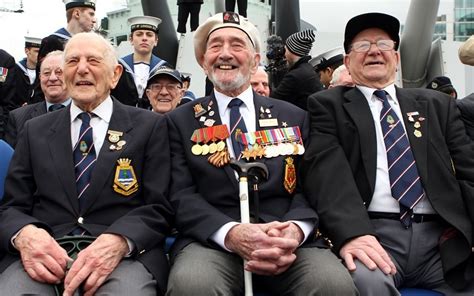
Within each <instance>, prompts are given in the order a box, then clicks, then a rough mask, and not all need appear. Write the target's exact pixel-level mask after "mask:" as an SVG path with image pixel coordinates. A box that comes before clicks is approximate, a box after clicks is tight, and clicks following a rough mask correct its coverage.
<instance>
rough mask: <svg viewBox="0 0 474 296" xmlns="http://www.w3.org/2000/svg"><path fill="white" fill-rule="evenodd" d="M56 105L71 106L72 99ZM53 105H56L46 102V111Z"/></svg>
mask: <svg viewBox="0 0 474 296" xmlns="http://www.w3.org/2000/svg"><path fill="white" fill-rule="evenodd" d="M55 104H61V105H63V106H64V107H67V106H69V104H71V98H69V99H67V100H66V101H64V102H62V103H55ZM52 105H54V104H53V103H50V102H48V101H46V110H49V107H51V106H52Z"/></svg>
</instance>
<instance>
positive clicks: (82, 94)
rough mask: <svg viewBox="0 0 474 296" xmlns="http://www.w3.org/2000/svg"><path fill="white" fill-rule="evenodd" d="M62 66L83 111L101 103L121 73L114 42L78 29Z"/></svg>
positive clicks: (66, 80) (69, 88) (71, 92)
mask: <svg viewBox="0 0 474 296" xmlns="http://www.w3.org/2000/svg"><path fill="white" fill-rule="evenodd" d="M63 69H64V81H65V83H66V88H67V90H68V93H69V95H70V96H71V98H72V99H73V100H74V102H75V104H76V105H77V106H78V107H79V108H81V109H82V110H83V111H91V110H93V109H94V108H95V107H97V106H98V105H99V104H100V103H102V102H103V101H104V100H105V99H106V98H107V97H108V96H109V94H110V90H111V89H112V88H114V87H115V85H116V84H117V82H118V79H119V78H120V75H121V73H122V67H121V66H120V65H119V64H118V63H117V60H116V59H115V56H114V50H113V48H112V46H111V45H110V44H108V43H107V41H106V40H105V39H104V38H103V37H101V36H99V35H97V34H95V33H79V34H76V35H74V36H73V37H72V38H71V39H70V40H69V42H68V43H67V44H66V47H65V49H64V66H63Z"/></svg>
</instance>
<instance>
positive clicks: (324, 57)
mask: <svg viewBox="0 0 474 296" xmlns="http://www.w3.org/2000/svg"><path fill="white" fill-rule="evenodd" d="M343 60H344V48H343V47H342V46H339V47H336V48H333V49H330V50H328V51H325V52H323V53H322V54H320V55H318V56H317V57H315V58H312V59H311V60H309V63H310V64H311V66H313V68H314V71H316V73H318V74H319V80H321V83H322V84H323V85H324V86H325V87H326V88H328V87H329V84H330V83H331V79H332V74H333V73H334V70H336V69H337V67H339V66H340V65H342V64H343V63H344V61H343Z"/></svg>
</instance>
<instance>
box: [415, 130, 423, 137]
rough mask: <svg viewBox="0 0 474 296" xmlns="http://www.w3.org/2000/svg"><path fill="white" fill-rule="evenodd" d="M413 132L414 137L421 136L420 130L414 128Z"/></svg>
mask: <svg viewBox="0 0 474 296" xmlns="http://www.w3.org/2000/svg"><path fill="white" fill-rule="evenodd" d="M413 134H414V135H415V137H417V138H420V137H421V136H422V134H421V132H420V131H419V130H415V131H414V132H413Z"/></svg>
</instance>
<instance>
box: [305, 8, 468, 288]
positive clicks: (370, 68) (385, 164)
mask: <svg viewBox="0 0 474 296" xmlns="http://www.w3.org/2000/svg"><path fill="white" fill-rule="evenodd" d="M399 28H400V25H399V22H398V20H397V19H396V18H394V17H393V16H390V15H386V14H381V13H367V14H362V15H358V16H356V17H354V18H352V19H351V20H350V21H349V22H348V23H347V25H346V30H345V39H344V48H345V51H346V56H345V59H344V63H345V65H346V67H347V68H348V69H349V72H350V73H351V76H352V79H353V80H354V82H355V84H356V87H335V88H332V89H330V90H328V91H325V92H321V93H317V94H314V95H312V96H311V97H310V98H309V102H308V109H309V111H310V114H311V122H312V127H311V138H312V141H311V143H310V145H309V147H308V149H307V151H306V153H305V161H304V166H303V167H304V169H303V176H305V185H304V188H305V192H306V193H307V194H308V196H309V200H310V201H312V202H314V206H316V207H317V208H316V209H317V210H318V212H319V214H320V218H321V228H322V229H321V231H322V232H323V233H324V234H326V235H328V236H329V238H330V239H331V241H332V242H333V244H334V250H335V251H336V252H337V253H338V254H339V255H340V256H341V258H342V259H344V261H345V264H346V266H347V268H348V269H349V270H350V271H351V273H352V276H353V279H354V281H355V283H356V286H357V288H358V289H359V292H360V294H361V295H400V294H399V292H398V290H397V288H399V287H402V286H405V287H421V288H428V289H434V290H437V291H440V292H443V293H445V295H473V293H474V290H473V287H472V286H473V284H472V283H473V280H472V275H473V274H472V272H471V271H472V269H471V268H472V266H471V263H472V261H471V259H470V258H471V254H472V253H471V250H472V249H471V248H472V245H473V243H472V235H473V228H472V225H473V221H472V219H471V217H474V216H473V215H474V144H473V143H472V142H471V141H470V139H469V138H468V137H467V135H466V132H465V129H464V126H463V123H462V121H461V119H460V116H459V112H458V110H457V108H456V103H455V101H454V100H452V99H451V98H450V97H449V96H448V95H446V94H443V93H440V92H437V91H432V90H427V89H402V88H398V87H396V86H395V84H394V83H395V76H396V71H397V67H398V64H399V59H400V56H399V53H398V52H397V48H398V45H399V41H400V38H399V35H398V32H399Z"/></svg>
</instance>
